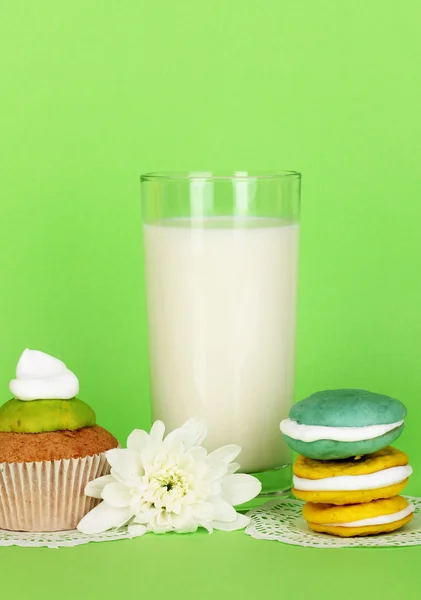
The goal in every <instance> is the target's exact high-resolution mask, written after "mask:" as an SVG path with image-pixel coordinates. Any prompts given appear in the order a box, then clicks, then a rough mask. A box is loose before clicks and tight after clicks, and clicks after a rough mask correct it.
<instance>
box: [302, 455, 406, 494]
mask: <svg viewBox="0 0 421 600" xmlns="http://www.w3.org/2000/svg"><path fill="white" fill-rule="evenodd" d="M293 471H294V479H293V489H292V492H293V494H294V495H295V496H296V497H297V498H300V499H301V500H305V501H306V502H312V503H323V504H337V505H342V504H356V503H366V502H371V501H372V500H378V499H381V498H392V497H394V496H397V495H398V494H399V493H400V492H401V491H402V490H403V489H404V487H405V486H406V484H407V483H408V477H409V476H410V475H411V473H412V468H411V467H410V466H409V465H408V456H407V455H406V454H405V453H404V452H401V451H400V450H397V449H396V448H392V446H388V447H387V448H384V449H383V450H379V451H378V452H374V453H373V454H367V455H365V456H362V457H360V458H358V459H356V458H347V459H343V460H314V459H312V458H306V457H304V456H302V455H299V456H298V457H297V460H296V461H295V463H294V468H293Z"/></svg>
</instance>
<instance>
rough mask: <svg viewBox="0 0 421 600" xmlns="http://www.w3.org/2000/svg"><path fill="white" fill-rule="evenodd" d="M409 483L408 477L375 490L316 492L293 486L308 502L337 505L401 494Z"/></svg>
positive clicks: (299, 495) (299, 496)
mask: <svg viewBox="0 0 421 600" xmlns="http://www.w3.org/2000/svg"><path fill="white" fill-rule="evenodd" d="M407 483H408V479H405V481H401V482H400V483H396V484H395V485H388V486H385V487H382V488H377V489H375V490H355V491H346V492H344V491H338V492H321V491H317V492H314V491H306V490H297V489H296V488H292V493H293V494H294V496H295V497H296V498H299V499H300V500H305V501H306V502H312V503H313V504H335V505H337V506H342V505H345V504H359V503H366V502H372V501H373V500H379V499H382V498H393V496H397V495H398V494H400V492H401V491H402V490H403V489H404V488H405V486H406V485H407ZM352 520H353V521H356V520H357V519H352Z"/></svg>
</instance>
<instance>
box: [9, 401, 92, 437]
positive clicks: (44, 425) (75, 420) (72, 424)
mask: <svg viewBox="0 0 421 600" xmlns="http://www.w3.org/2000/svg"><path fill="white" fill-rule="evenodd" d="M95 423H96V417H95V412H94V411H93V409H92V408H91V407H90V406H89V405H88V404H86V402H83V401H82V400H79V399H78V398H72V399H71V400H32V401H28V402H25V401H23V400H18V399H17V398H13V399H12V400H9V401H8V402H6V403H5V404H3V406H0V431H7V432H10V431H13V432H15V433H41V432H43V431H59V430H66V429H67V430H74V429H81V428H82V427H91V426H92V425H95Z"/></svg>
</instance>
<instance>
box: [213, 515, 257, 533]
mask: <svg viewBox="0 0 421 600" xmlns="http://www.w3.org/2000/svg"><path fill="white" fill-rule="evenodd" d="M249 523H250V518H249V517H246V515H241V514H240V513H237V518H236V519H235V520H234V521H229V522H226V521H214V522H213V523H212V525H213V527H214V528H215V529H219V530H221V531H236V530H237V529H244V527H247V525H248V524H249Z"/></svg>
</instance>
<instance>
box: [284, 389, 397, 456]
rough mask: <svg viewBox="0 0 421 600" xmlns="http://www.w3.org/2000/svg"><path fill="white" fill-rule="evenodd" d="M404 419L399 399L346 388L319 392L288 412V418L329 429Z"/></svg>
mask: <svg viewBox="0 0 421 600" xmlns="http://www.w3.org/2000/svg"><path fill="white" fill-rule="evenodd" d="M405 416H406V408H405V406H404V404H402V402H400V401H399V400H395V399H394V398H390V397H389V396H384V395H383V394H375V393H373V392H367V391H366V390H346V389H344V390H326V391H323V392H316V393H315V394H313V395H312V396H309V397H308V398H306V399H305V400H301V402H298V403H297V404H295V405H294V406H293V407H292V409H291V411H290V413H289V418H290V419H292V420H294V421H297V422H298V423H302V424H304V425H324V426H326V427H364V426H366V425H383V424H387V423H396V422H397V421H402V419H404V418H405ZM312 443H313V442H312ZM314 443H318V442H314ZM370 452H374V450H370ZM306 456H307V455H306Z"/></svg>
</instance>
